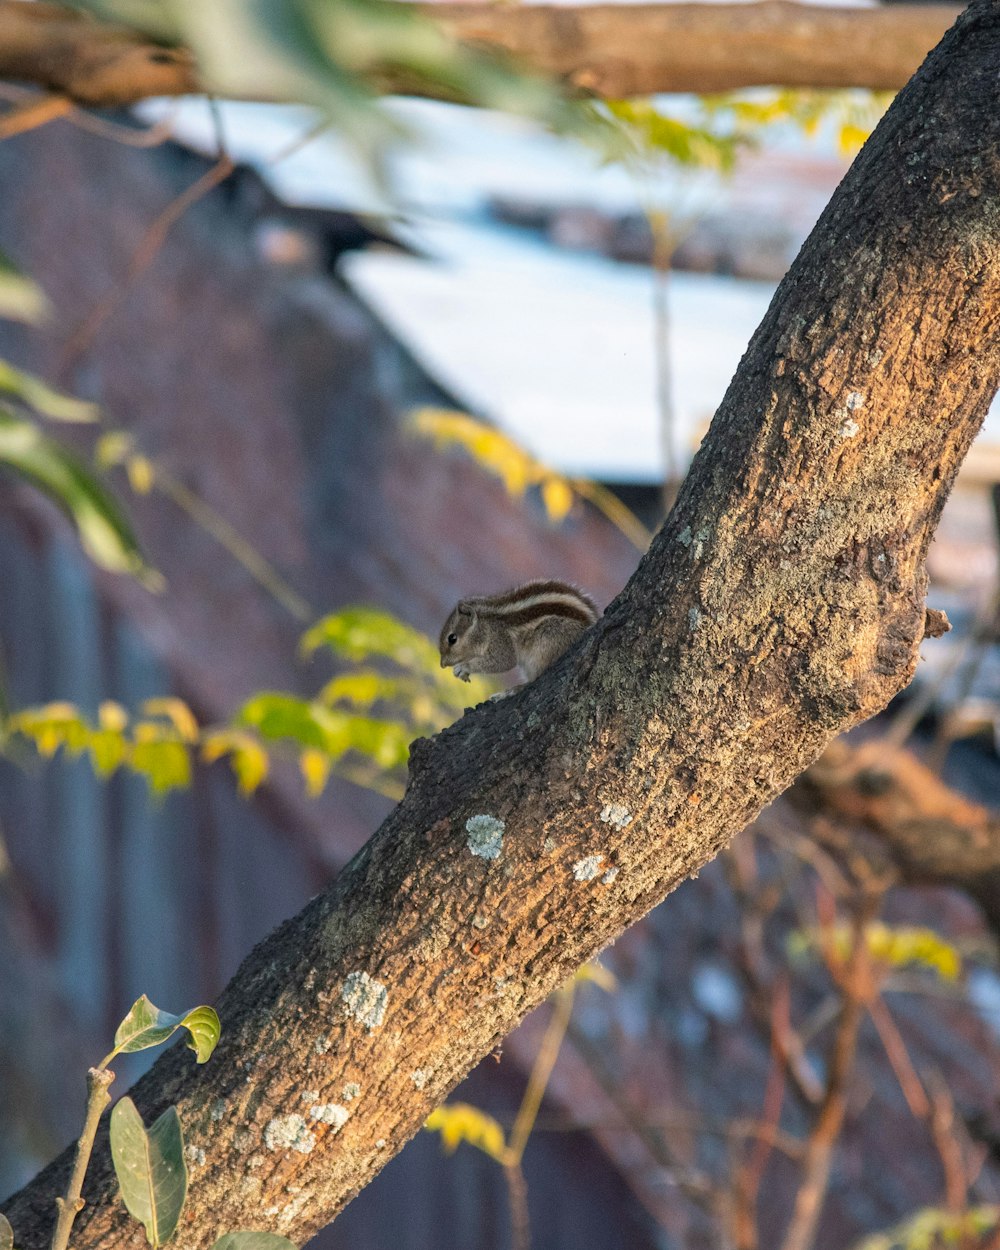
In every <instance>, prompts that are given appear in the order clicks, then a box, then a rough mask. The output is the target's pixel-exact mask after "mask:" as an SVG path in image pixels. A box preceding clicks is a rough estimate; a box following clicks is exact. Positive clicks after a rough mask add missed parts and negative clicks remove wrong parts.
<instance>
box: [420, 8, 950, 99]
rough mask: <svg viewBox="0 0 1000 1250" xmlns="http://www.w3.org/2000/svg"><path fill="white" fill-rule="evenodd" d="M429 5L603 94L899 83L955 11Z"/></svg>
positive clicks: (440, 17)
mask: <svg viewBox="0 0 1000 1250" xmlns="http://www.w3.org/2000/svg"><path fill="white" fill-rule="evenodd" d="M425 12H428V13H430V14H431V16H433V17H434V18H435V20H436V21H438V22H439V23H440V24H441V25H443V26H444V28H445V29H446V30H449V31H451V33H452V34H453V35H455V37H456V38H458V39H461V40H463V41H464V42H467V43H482V44H484V45H485V46H487V47H493V48H503V49H504V50H505V51H507V52H510V53H511V54H512V55H514V56H516V57H518V58H519V59H521V60H523V61H524V62H525V64H527V65H530V66H532V67H533V68H534V69H537V70H541V71H543V72H544V73H547V74H554V75H556V76H557V77H560V78H564V79H565V80H566V81H568V82H570V83H572V84H573V85H574V86H576V87H580V88H582V89H583V90H586V91H591V92H594V93H595V94H597V95H600V96H604V97H611V98H617V97H623V96H632V95H652V94H655V93H657V92H670V91H696V92H712V91H734V90H738V89H739V88H740V87H757V86H784V87H871V88H875V89H879V90H890V91H892V90H898V89H899V88H900V87H902V86H903V84H904V83H905V82H906V81H907V80H908V79H909V78H910V76H911V75H912V74H913V73H914V72H915V70H916V69H917V66H918V65H919V64H920V62H921V61H922V60H923V59H924V57H925V56H926V55H927V53H928V51H929V50H930V49H931V48H932V47H933V46H934V44H935V43H936V42H937V41H938V40H939V39H940V38H941V36H942V35H943V34H944V32H945V31H946V30H947V28H948V27H949V26H950V25H951V23H952V22H953V21H954V20H955V18H956V17H957V16H958V14H959V12H960V10H959V9H958V8H954V7H952V6H951V5H946V4H941V5H905V4H904V5H892V6H891V7H887V8H876V9H847V8H845V9H837V8H826V7H819V6H816V5H807V4H794V3H789V0H763V2H762V3H758V4H713V5H704V4H581V5H576V6H574V5H560V4H519V5H496V4H480V3H477V2H476V0H471V2H470V3H451V2H450V0H446V2H445V3H441V4H434V5H429V6H427V7H426V8H425Z"/></svg>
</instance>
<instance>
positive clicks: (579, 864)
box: [573, 855, 604, 881]
mask: <svg viewBox="0 0 1000 1250" xmlns="http://www.w3.org/2000/svg"><path fill="white" fill-rule="evenodd" d="M603 863H604V856H603V855H588V856H587V857H586V858H585V859H578V860H577V861H576V863H575V864H574V865H573V876H574V877H575V878H576V880H577V881H593V879H594V878H595V877H596V876H597V875H598V873H599V872H600V871H601V866H602V865H603Z"/></svg>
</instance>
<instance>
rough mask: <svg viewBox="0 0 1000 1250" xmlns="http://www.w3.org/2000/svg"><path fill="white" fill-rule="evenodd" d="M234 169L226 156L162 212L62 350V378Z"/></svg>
mask: <svg viewBox="0 0 1000 1250" xmlns="http://www.w3.org/2000/svg"><path fill="white" fill-rule="evenodd" d="M234 168H235V166H234V164H233V161H232V160H231V159H230V157H228V156H223V157H222V158H221V159H220V160H218V161H217V162H216V163H215V164H214V165H213V166H212V167H211V168H210V169H207V170H206V171H205V172H204V173H203V174H202V175H201V177H200V178H198V179H197V181H195V182H193V183H192V184H191V186H189V187H188V188H187V189H186V190H184V191H182V192H181V194H180V195H178V196H176V197H175V198H174V199H173V200H171V202H170V203H169V204H168V205H167V207H166V208H165V209H164V210H163V212H162V213H160V215H159V216H158V217H157V218H156V220H155V221H154V222H153V224H152V225H151V226H150V227H149V229H148V230H147V231H146V233H145V234H144V235H143V237H142V240H141V242H140V243H139V246H138V247H137V248H136V249H135V251H134V252H133V253H132V258H131V260H130V261H129V263H128V268H127V269H126V271H125V274H124V276H123V277H122V278H121V279H119V280H118V281H117V282H115V283H114V284H113V285H112V286H111V287H110V288H109V290H108V291H106V292H105V294H104V295H103V296H102V297H101V299H99V300H98V301H97V303H96V304H95V305H94V307H93V308H92V309H91V310H90V312H89V313H88V314H87V315H86V317H85V318H84V319H83V321H82V322H81V323H80V324H79V325H78V326H77V328H76V329H75V330H74V331H73V333H72V334H71V335H70V337H69V340H68V341H67V343H66V345H65V347H64V348H63V354H62V361H61V364H60V370H59V371H60V373H61V374H62V375H63V376H65V374H66V373H67V372H68V371H69V370H70V369H71V368H72V367H73V365H75V364H76V362H77V361H78V360H79V359H80V357H81V356H82V355H83V354H84V352H86V351H87V350H88V349H89V347H90V346H91V344H92V343H93V341H94V339H95V338H96V337H97V335H98V334H99V333H100V330H101V328H102V327H103V325H104V323H105V322H106V321H107V320H108V318H109V317H110V316H111V314H112V313H113V312H114V311H115V310H116V309H117V308H118V306H119V304H120V303H121V302H122V300H123V299H124V298H125V296H126V295H128V293H129V291H131V289H132V287H133V285H134V284H135V282H136V280H137V279H138V278H140V277H141V276H142V274H143V273H145V271H146V270H147V269H148V268H149V266H150V265H151V264H152V263H153V261H154V260H155V259H156V257H157V255H158V253H159V251H160V249H161V248H162V247H163V244H164V243H165V242H166V238H167V235H168V233H169V232H170V229H171V227H172V226H174V225H175V224H176V223H177V221H178V220H179V219H180V218H181V217H182V216H183V215H184V213H185V212H186V211H187V210H188V209H189V208H190V207H191V205H192V204H194V203H196V202H197V201H198V200H200V199H201V198H202V196H204V195H207V194H208V192H209V191H211V190H212V189H213V188H214V187H217V186H218V185H219V184H220V183H221V182H224V181H225V180H226V178H228V177H229V175H230V174H231V173H232V172H233V169H234Z"/></svg>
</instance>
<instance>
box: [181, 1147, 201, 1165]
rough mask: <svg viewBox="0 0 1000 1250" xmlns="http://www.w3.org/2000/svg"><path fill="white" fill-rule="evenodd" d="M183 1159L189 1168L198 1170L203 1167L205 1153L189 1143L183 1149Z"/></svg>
mask: <svg viewBox="0 0 1000 1250" xmlns="http://www.w3.org/2000/svg"><path fill="white" fill-rule="evenodd" d="M184 1158H185V1159H187V1161H188V1164H189V1165H190V1166H193V1167H199V1168H201V1167H204V1166H205V1152H204V1150H202V1148H201V1147H200V1146H196V1145H194V1143H193V1142H189V1143H188V1145H186V1146H185V1147H184Z"/></svg>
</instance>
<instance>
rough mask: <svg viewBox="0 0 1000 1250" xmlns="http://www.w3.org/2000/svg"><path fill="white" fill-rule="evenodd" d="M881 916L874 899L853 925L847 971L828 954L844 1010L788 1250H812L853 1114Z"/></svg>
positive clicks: (808, 1147) (784, 1244)
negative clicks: (870, 937)
mask: <svg viewBox="0 0 1000 1250" xmlns="http://www.w3.org/2000/svg"><path fill="white" fill-rule="evenodd" d="M877 910H878V900H877V897H873V896H871V895H869V896H868V898H866V899H865V901H864V903H863V904H862V906H861V907H859V908H858V911H857V914H856V915H855V917H854V923H853V925H852V930H853V932H852V942H851V951H850V954H849V956H848V958H847V961H846V964H845V965H844V966H841V965H840V963H839V960H838V959H837V957H836V955H835V954H834V952H833V951H832V950H827V951H826V952H825V954H826V958H827V964H828V967H829V969H830V973H831V975H832V976H833V978H834V980H835V981H836V982H837V984H838V985H839V986H840V987H841V990H842V992H843V995H844V1007H843V1011H842V1012H841V1015H840V1020H839V1022H838V1025H837V1031H836V1034H835V1036H834V1039H833V1048H832V1052H831V1055H830V1064H829V1071H828V1076H827V1082H826V1091H825V1093H824V1096H823V1102H822V1105H821V1106H820V1109H819V1115H818V1116H817V1117H816V1120H815V1123H814V1124H813V1126H812V1130H811V1131H810V1133H809V1137H808V1139H807V1141H806V1147H805V1156H804V1159H803V1164H802V1179H801V1181H800V1183H799V1189H798V1192H797V1194H796V1195H795V1206H794V1209H793V1212H792V1218H791V1221H790V1222H789V1225H788V1229H787V1231H786V1233H785V1239H784V1241H783V1242H782V1250H810V1247H811V1246H812V1245H813V1242H814V1240H815V1236H816V1226H817V1223H818V1222H819V1215H820V1211H821V1209H822V1206H823V1200H824V1199H825V1197H826V1191H827V1187H828V1185H829V1180H830V1165H831V1163H832V1160H833V1150H834V1147H835V1146H836V1144H837V1140H838V1138H839V1137H840V1131H841V1128H842V1127H843V1124H844V1117H845V1115H846V1113H847V1086H848V1082H849V1081H850V1076H851V1071H852V1069H853V1067H854V1059H855V1055H856V1053H857V1044H858V1032H859V1029H860V1027H861V1021H862V1019H863V1018H864V1014H865V1008H866V1006H867V1004H868V1001H869V999H870V998H871V963H870V959H869V954H868V943H867V940H866V937H865V928H866V926H867V924H868V923H869V921H870V920H871V919H873V918H874V916H875V914H876V913H877Z"/></svg>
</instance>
